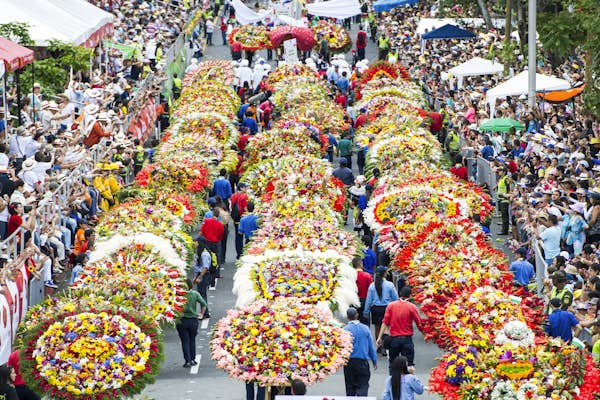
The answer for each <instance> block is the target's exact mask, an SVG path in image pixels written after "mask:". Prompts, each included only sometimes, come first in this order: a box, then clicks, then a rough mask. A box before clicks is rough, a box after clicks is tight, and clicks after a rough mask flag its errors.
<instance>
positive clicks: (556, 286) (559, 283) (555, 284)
mask: <svg viewBox="0 0 600 400" xmlns="http://www.w3.org/2000/svg"><path fill="white" fill-rule="evenodd" d="M550 282H551V284H552V288H551V289H550V295H549V298H550V299H554V298H558V299H559V300H560V301H561V305H560V308H561V309H563V310H566V309H568V308H569V307H570V306H571V304H573V291H572V289H571V287H570V286H568V285H567V282H568V280H567V275H566V274H565V272H564V271H556V272H554V273H553V274H552V275H551V277H550ZM546 310H547V312H548V314H549V313H550V312H551V311H552V310H551V308H550V305H548V307H547V309H546Z"/></svg>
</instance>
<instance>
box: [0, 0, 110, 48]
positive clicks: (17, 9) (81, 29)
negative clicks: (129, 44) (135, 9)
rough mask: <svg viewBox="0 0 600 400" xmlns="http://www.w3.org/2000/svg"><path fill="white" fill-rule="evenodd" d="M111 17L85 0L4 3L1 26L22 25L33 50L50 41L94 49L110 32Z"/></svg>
mask: <svg viewBox="0 0 600 400" xmlns="http://www.w3.org/2000/svg"><path fill="white" fill-rule="evenodd" d="M114 18H115V17H114V15H112V14H111V13H108V12H106V11H104V10H102V9H100V8H98V7H96V6H94V5H93V4H90V3H88V2H87V1H85V0H52V1H47V0H19V1H3V2H2V12H0V24H4V23H8V22H24V23H27V24H29V35H30V36H31V38H32V39H33V41H34V42H35V44H36V46H41V47H45V46H48V45H49V44H50V40H51V39H56V40H60V41H63V42H66V43H71V44H75V45H82V46H85V47H89V48H92V47H95V46H96V45H97V44H98V43H99V42H100V41H101V40H102V39H103V38H106V37H107V36H109V35H110V34H111V33H112V31H113V25H112V22H113V20H114Z"/></svg>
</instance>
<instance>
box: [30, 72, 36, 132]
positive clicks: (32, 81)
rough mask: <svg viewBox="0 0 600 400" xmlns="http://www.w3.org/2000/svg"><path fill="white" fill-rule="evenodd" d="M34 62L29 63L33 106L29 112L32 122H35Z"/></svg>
mask: <svg viewBox="0 0 600 400" xmlns="http://www.w3.org/2000/svg"><path fill="white" fill-rule="evenodd" d="M34 65H35V62H32V63H31V107H33V112H32V113H31V115H33V122H34V123H35V122H37V118H36V116H35V89H34V87H35V67H34Z"/></svg>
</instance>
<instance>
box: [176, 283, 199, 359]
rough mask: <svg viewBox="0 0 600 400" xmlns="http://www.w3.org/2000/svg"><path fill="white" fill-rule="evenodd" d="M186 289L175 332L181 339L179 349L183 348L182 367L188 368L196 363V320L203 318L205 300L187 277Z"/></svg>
mask: <svg viewBox="0 0 600 400" xmlns="http://www.w3.org/2000/svg"><path fill="white" fill-rule="evenodd" d="M187 285H188V291H187V294H186V302H185V305H184V306H183V316H182V317H181V319H180V321H179V322H178V323H177V325H176V328H177V333H178V334H179V339H180V340H181V349H182V350H183V358H184V360H185V363H184V364H183V368H189V367H191V366H192V365H198V362H197V361H196V335H197V334H198V320H201V319H202V318H204V312H205V311H206V301H204V299H203V298H202V296H201V295H200V293H198V292H197V291H195V290H194V289H192V288H193V286H194V285H193V283H192V281H191V280H190V279H187ZM197 304H200V306H201V307H202V308H201V310H200V312H199V313H198V311H196V306H197Z"/></svg>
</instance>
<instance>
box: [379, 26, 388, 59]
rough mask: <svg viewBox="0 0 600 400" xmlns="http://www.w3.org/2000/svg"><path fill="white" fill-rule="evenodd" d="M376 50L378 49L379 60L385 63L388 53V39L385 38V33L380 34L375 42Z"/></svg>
mask: <svg viewBox="0 0 600 400" xmlns="http://www.w3.org/2000/svg"><path fill="white" fill-rule="evenodd" d="M377 48H378V49H379V59H380V60H383V61H386V60H387V55H388V52H389V51H390V38H388V37H387V36H386V34H385V32H381V35H380V36H379V40H378V41H377Z"/></svg>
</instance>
